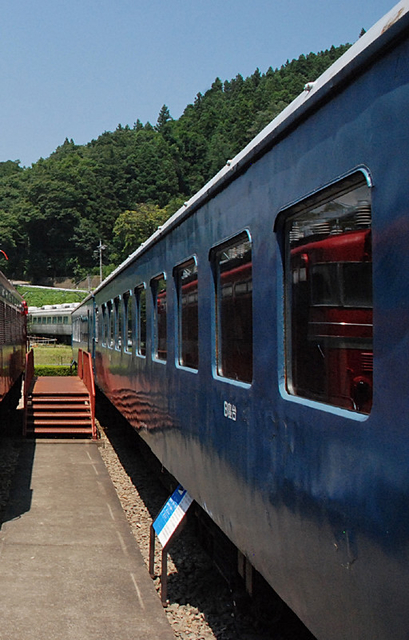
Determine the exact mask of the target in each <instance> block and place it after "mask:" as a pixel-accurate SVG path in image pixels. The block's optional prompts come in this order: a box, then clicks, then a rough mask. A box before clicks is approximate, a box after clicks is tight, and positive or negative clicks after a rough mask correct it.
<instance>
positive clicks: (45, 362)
mask: <svg viewBox="0 0 409 640" xmlns="http://www.w3.org/2000/svg"><path fill="white" fill-rule="evenodd" d="M33 350H34V372H35V375H36V376H69V375H73V374H75V373H76V370H74V369H73V367H71V362H72V349H71V346H70V345H66V344H55V345H36V346H34V347H33Z"/></svg>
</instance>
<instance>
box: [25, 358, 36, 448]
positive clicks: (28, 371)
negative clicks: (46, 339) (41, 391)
mask: <svg viewBox="0 0 409 640" xmlns="http://www.w3.org/2000/svg"><path fill="white" fill-rule="evenodd" d="M33 379H34V351H33V349H30V351H29V352H28V353H26V366H25V373H24V387H23V396H24V423H23V436H24V437H25V436H26V435H27V405H28V396H29V393H30V389H31V386H32V383H33Z"/></svg>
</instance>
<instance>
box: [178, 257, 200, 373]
mask: <svg viewBox="0 0 409 640" xmlns="http://www.w3.org/2000/svg"><path fill="white" fill-rule="evenodd" d="M174 274H175V281H176V290H177V295H178V332H179V340H178V349H179V353H178V361H179V364H181V365H182V366H184V367H190V368H192V369H197V368H198V366H199V324H198V322H199V315H198V280H197V264H196V260H194V259H192V260H189V261H188V262H185V263H184V264H182V265H180V266H178V267H176V268H175V272H174Z"/></svg>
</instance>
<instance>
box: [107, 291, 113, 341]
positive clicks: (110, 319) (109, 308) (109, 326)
mask: <svg viewBox="0 0 409 640" xmlns="http://www.w3.org/2000/svg"><path fill="white" fill-rule="evenodd" d="M107 311H108V323H107V329H108V331H107V345H108V347H109V348H110V349H112V348H113V346H114V335H115V333H114V331H115V324H114V321H115V318H114V308H113V304H112V300H108V302H107Z"/></svg>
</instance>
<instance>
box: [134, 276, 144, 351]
mask: <svg viewBox="0 0 409 640" xmlns="http://www.w3.org/2000/svg"><path fill="white" fill-rule="evenodd" d="M135 301H136V353H137V354H138V355H139V356H146V289H145V285H144V284H141V285H139V287H136V289H135Z"/></svg>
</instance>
